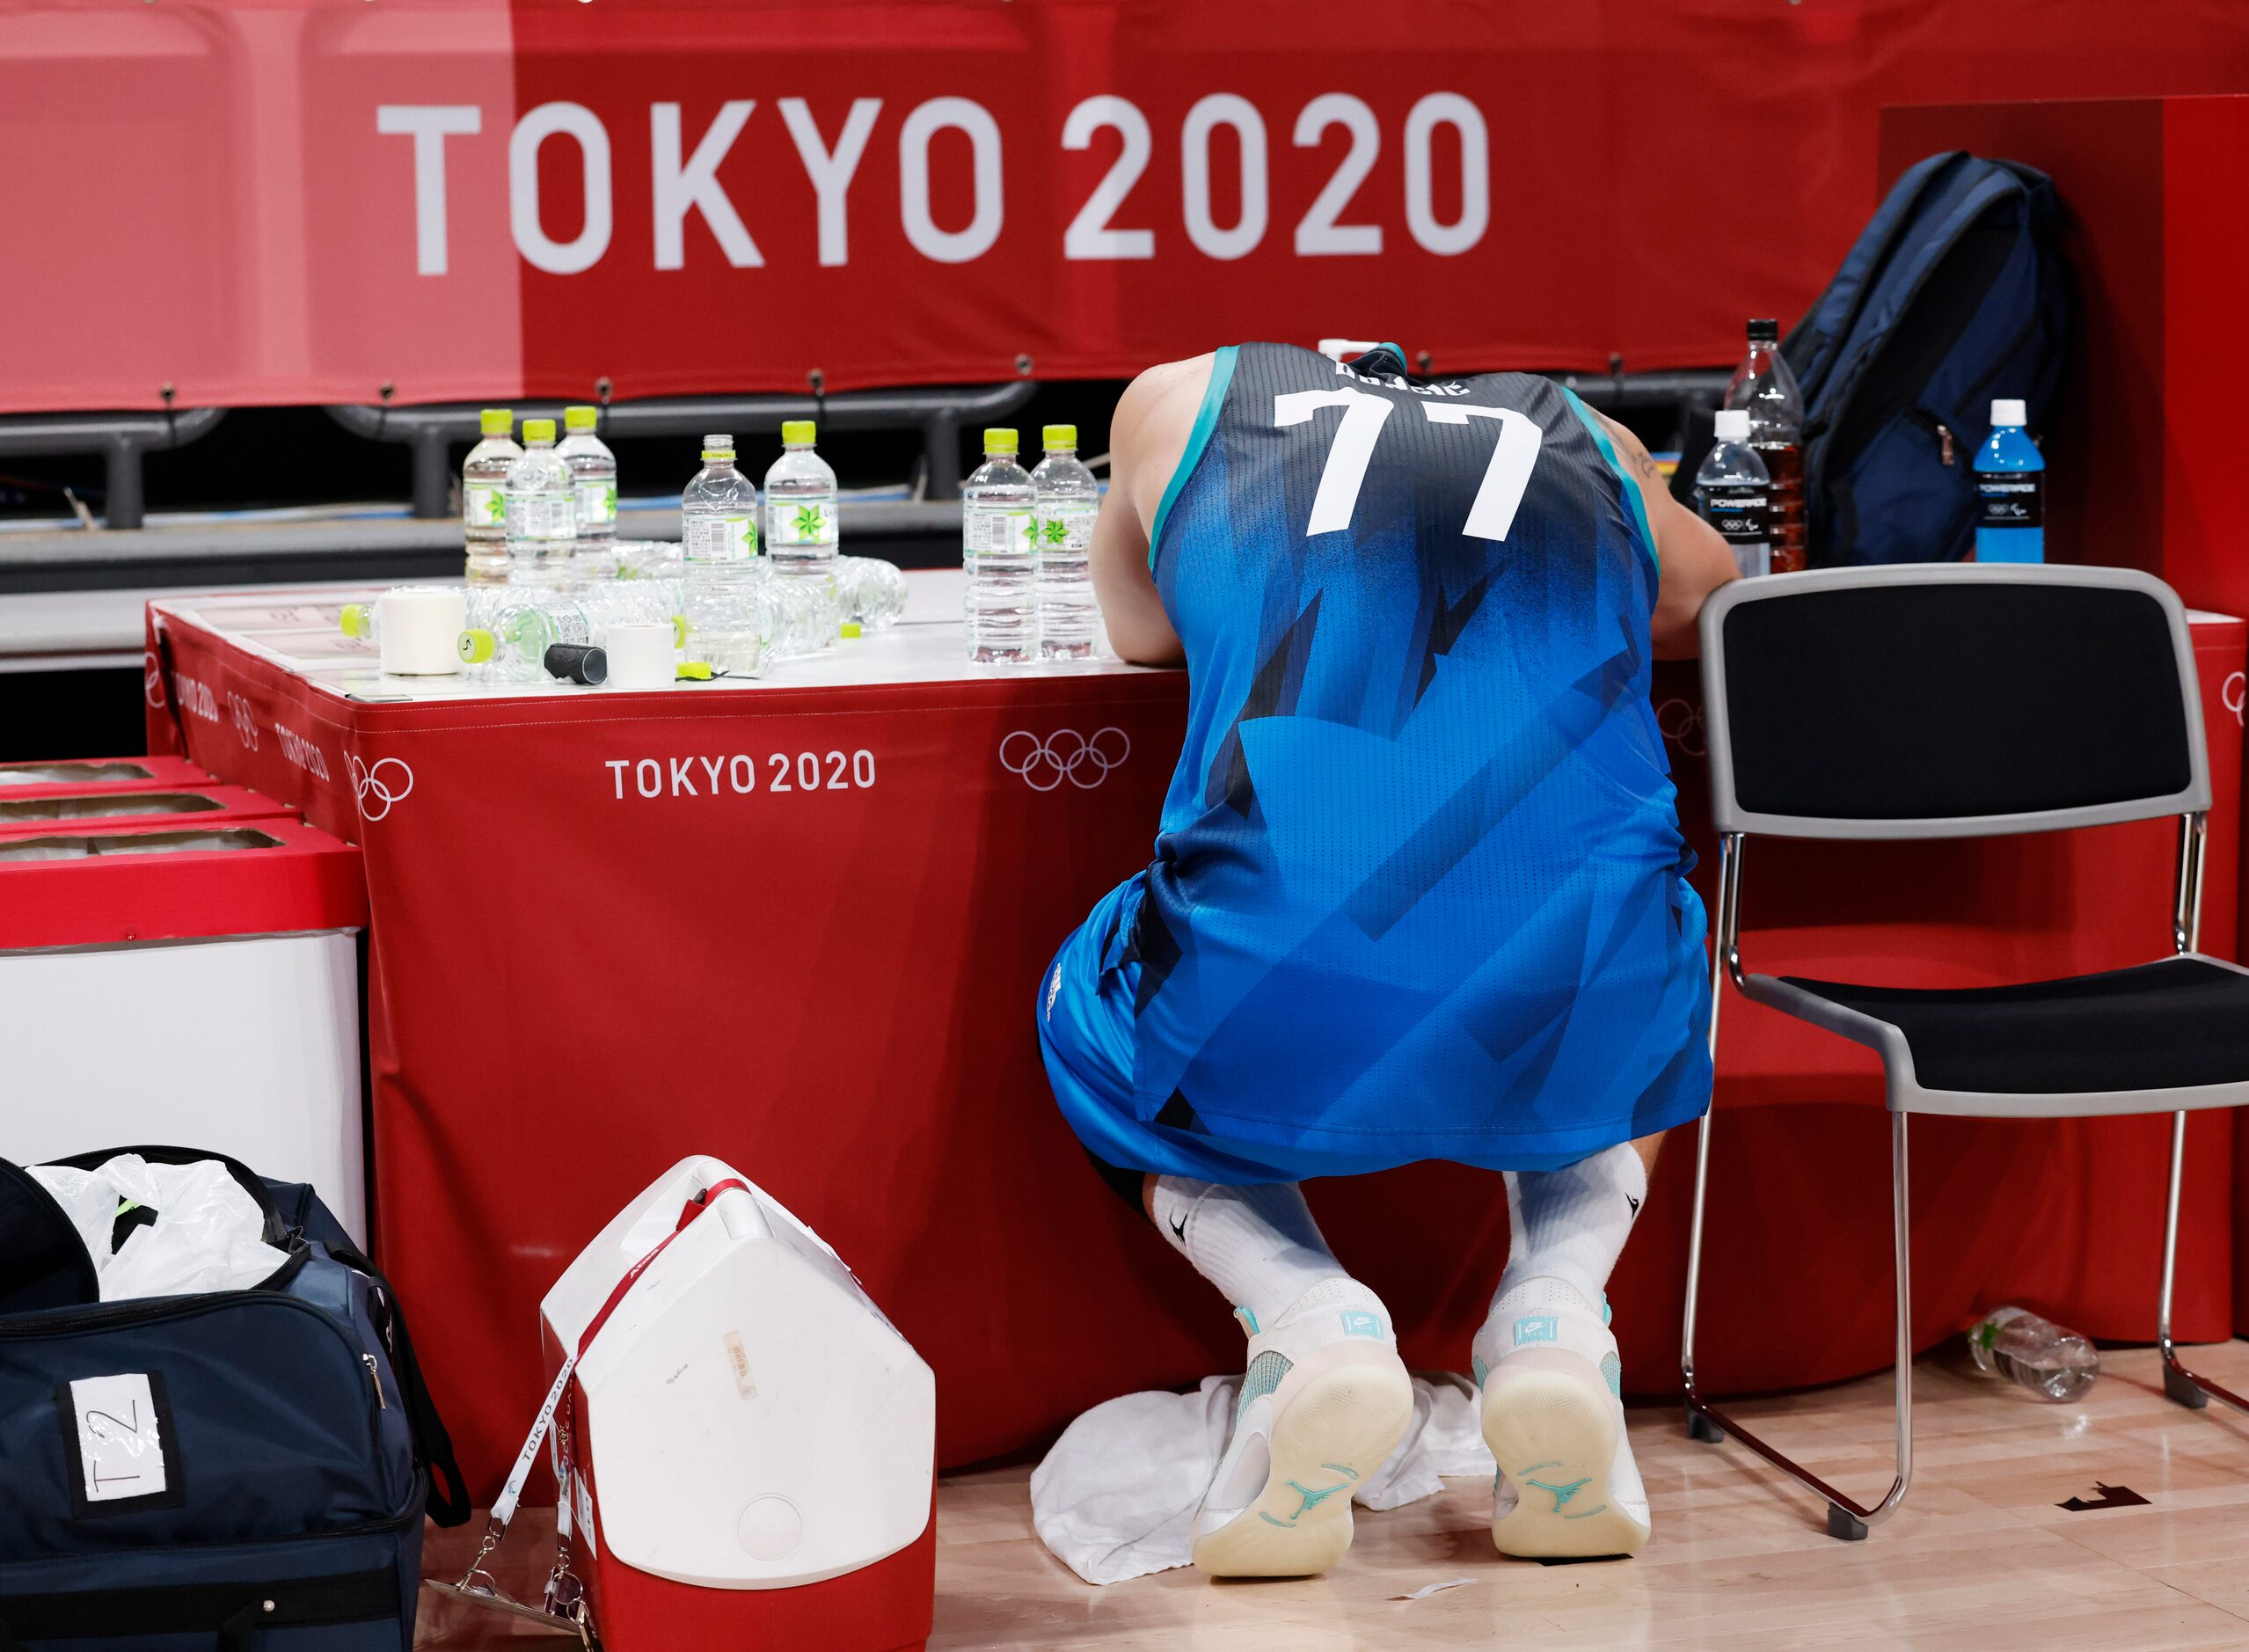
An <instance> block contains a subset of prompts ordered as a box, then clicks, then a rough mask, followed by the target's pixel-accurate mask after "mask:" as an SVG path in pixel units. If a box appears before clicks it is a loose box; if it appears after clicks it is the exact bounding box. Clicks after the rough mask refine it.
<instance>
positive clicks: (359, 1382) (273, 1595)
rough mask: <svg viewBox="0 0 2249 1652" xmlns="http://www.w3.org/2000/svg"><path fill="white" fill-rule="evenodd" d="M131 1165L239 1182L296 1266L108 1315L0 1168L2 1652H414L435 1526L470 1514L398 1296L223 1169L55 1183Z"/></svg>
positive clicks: (322, 1219)
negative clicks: (428, 1532)
mask: <svg viewBox="0 0 2249 1652" xmlns="http://www.w3.org/2000/svg"><path fill="white" fill-rule="evenodd" d="M120 1152H132V1153H138V1154H139V1155H141V1156H142V1158H143V1159H148V1160H150V1161H151V1162H152V1163H170V1164H183V1163H189V1162H194V1161H197V1160H203V1159H216V1160H218V1161H219V1162H221V1163H223V1164H224V1165H225V1166H226V1167H227V1169H228V1171H229V1173H230V1174H232V1176H233V1177H234V1179H235V1180H236V1181H237V1182H239V1183H240V1184H241V1185H242V1186H243V1187H244V1188H246V1189H247V1190H248V1191H249V1192H250V1194H251V1195H252V1197H253V1198H254V1199H255V1200H256V1201H257V1202H258V1203H259V1207H260V1208H261V1209H262V1210H263V1211H264V1213H265V1217H266V1232H265V1239H266V1242H267V1243H268V1244H269V1245H272V1246H275V1247H276V1248H278V1249H280V1250H282V1251H284V1252H286V1253H287V1254H288V1261H287V1262H286V1263H285V1264H283V1265H282V1266H281V1268H277V1269H276V1270H275V1271H274V1274H273V1275H272V1276H269V1277H267V1279H265V1280H263V1281H261V1282H260V1283H259V1284H258V1285H257V1286H255V1287H254V1288H252V1289H251V1290H218V1291H210V1292H208V1293H204V1294H201V1295H196V1296H178V1297H149V1298H143V1299H139V1300H130V1301H121V1302H112V1303H103V1302H101V1301H100V1300H99V1285H98V1283H97V1281H96V1276H95V1270H94V1263H93V1261H92V1259H91V1257H90V1256H89V1255H88V1254H87V1248H86V1243H85V1241H84V1239H81V1238H80V1237H79V1234H78V1232H77V1229H76V1228H75V1227H74V1226H73V1224H72V1223H71V1220H70V1218H69V1215H68V1214H67V1213H66V1212H65V1211H64V1210H63V1209H62V1206H61V1205H60V1204H59V1203H57V1202H55V1199H54V1198H53V1197H51V1196H50V1195H48V1194H47V1191H46V1190H45V1189H44V1188H41V1187H40V1184H39V1183H38V1182H37V1181H34V1180H33V1178H32V1177H30V1176H29V1175H27V1174H26V1173H25V1172H24V1171H23V1170H22V1169H21V1168H20V1167H18V1166H15V1165H11V1164H9V1163H7V1162H6V1161H5V1160H0V1652H410V1648H412V1646H413V1622H414V1603H415V1598H416V1594H417V1591H418V1590H419V1589H420V1582H421V1538H422V1517H423V1514H424V1511H425V1509H427V1511H428V1513H429V1514H430V1516H431V1517H433V1518H434V1519H436V1520H437V1521H438V1522H439V1524H446V1525H457V1524H460V1523H461V1522H462V1521H464V1520H465V1519H466V1518H467V1517H468V1513H469V1509H468V1501H467V1498H466V1496H465V1495H464V1492H463V1488H462V1483H461V1477H460V1470H459V1468H458V1467H457V1466H456V1465H455V1463H454V1461H453V1450H452V1445H451V1443H450V1441H449V1440H448V1438H447V1437H446V1434H445V1428H444V1424H443V1423H442V1422H440V1421H439V1420H438V1416H437V1413H436V1410H435V1408H434V1406H433V1405H432V1404H431V1402H430V1399H429V1394H428V1392H427V1389H426V1388H425V1387H424V1386H423V1385H422V1381H421V1376H420V1369H419V1367H418V1366H417V1365H416V1363H415V1361H414V1356H413V1342H412V1341H411V1340H410V1339H409V1338H408V1336H407V1334H406V1326H405V1319H404V1318H403V1317H402V1316H401V1314H400V1313H399V1311H398V1303H397V1301H396V1299H395V1298H394V1297H392V1295H391V1290H390V1287H389V1286H388V1285H387V1284H386V1283H384V1282H383V1278H382V1276H380V1275H378V1274H377V1273H376V1271H375V1269H374V1268H373V1266H372V1265H371V1264H369V1261H367V1259H366V1258H365V1257H364V1256H362V1255H361V1254H359V1253H358V1252H357V1251H356V1250H355V1249H354V1247H353V1246H352V1244H351V1241H350V1239H348V1238H347V1236H346V1234H345V1233H344V1231H343V1229H342V1228H341V1226H340V1225H339V1224H338V1223H337V1221H336V1219H335V1217H333V1216H332V1215H330V1214H329V1212H328V1210H327V1208H326V1207H325V1205H323V1204H322V1203H321V1202H320V1201H319V1199H318V1196H317V1195H315V1194H314V1193H313V1190H312V1189H311V1188H308V1187H304V1186H303V1185H301V1184H296V1183H289V1182H280V1181H267V1180H265V1179H263V1178H261V1177H259V1176H258V1175H256V1174H255V1173H252V1171H250V1170H249V1169H247V1168H245V1166H242V1165H239V1164H237V1163H236V1162H235V1161H234V1160H232V1159H226V1158H225V1157H224V1156H223V1155H222V1154H218V1153H210V1152H201V1151H187V1150H183V1149H179V1148H169V1147H131V1148H117V1149H113V1150H111V1151H107V1152H99V1153H87V1154H84V1155H82V1156H80V1157H78V1158H75V1159H64V1160H61V1161H58V1162H60V1163H62V1164H66V1165H69V1166H75V1167H77V1168H80V1169H91V1168H93V1167H95V1166H99V1165H100V1164H101V1163H102V1162H103V1161H104V1160H106V1159H110V1158H113V1157H114V1156H115V1155H116V1154H117V1153H120ZM132 1219H133V1218H132V1216H131V1213H129V1212H128V1213H120V1217H119V1227H118V1232H117V1233H116V1235H115V1238H114V1239H113V1245H114V1244H121V1243H122V1242H123V1239H124V1238H125V1237H126V1234H127V1232H128V1227H129V1224H130V1222H131V1220H132ZM89 1434H91V1435H92V1436H94V1437H95V1438H96V1440H97V1441H98V1442H99V1443H98V1444H93V1445H88V1444H85V1441H86V1439H87V1437H88V1435H89ZM433 1471H434V1472H435V1473H440V1474H442V1475H443V1476H444V1484H443V1485H442V1487H440V1486H435V1485H434V1482H433V1479H432V1473H433ZM144 1488H145V1489H144Z"/></svg>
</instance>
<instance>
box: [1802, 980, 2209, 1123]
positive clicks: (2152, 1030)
mask: <svg viewBox="0 0 2249 1652" xmlns="http://www.w3.org/2000/svg"><path fill="white" fill-rule="evenodd" d="M1765 979H1768V980H1770V979H1771V977H1765ZM1776 984H1780V985H1785V986H1787V987H1793V988H1795V989H1796V990H1797V991H1798V992H1800V993H1808V994H1810V995H1811V996H1812V997H1813V998H1819V999H1822V1000H1824V1001H1825V1002H1827V1003H1829V1004H1832V1005H1837V1006H1839V1007H1840V1008H1843V1009H1844V1010H1849V1011H1852V1012H1856V1013H1857V1014H1859V1015H1863V1016H1866V1017H1869V1018H1871V1019H1873V1020H1876V1021H1880V1022H1883V1023H1886V1024H1887V1025H1888V1026H1889V1027H1895V1028H1896V1029H1897V1031H1898V1033H1899V1034H1902V1035H1903V1037H1904V1040H1905V1042H1906V1045H1907V1047H1908V1049H1910V1050H1911V1052H1912V1056H1913V1076H1914V1079H1915V1082H1916V1084H1917V1086H1918V1087H1919V1088H1921V1089H1924V1090H1934V1091H1965V1092H1980V1093H1985V1094H1992V1095H2057V1096H2058V1095H2083V1094H2087V1093H2097V1092H2105V1093H2116V1092H2132V1091H2139V1092H2148V1091H2165V1090H2181V1089H2187V1088H2191V1087H2194V1086H2198V1085H2229V1084H2243V1083H2249V973H2245V972H2244V971H2242V970H2239V969H2232V968H2229V967H2228V966H2226V965H2223V964H2220V963H2217V962H2215V961H2210V960H2208V959H2204V958H2201V957H2180V958H2165V959H2164V960H2162V961H2160V962H2157V963H2151V964H2142V965H2140V966H2139V967H2138V968H2136V969H2112V970H2109V971H2107V972H2106V973H2104V974H2101V975H2090V976H2068V977H2066V978H2064V979H2062V980H2059V981H2032V982H2026V983H2024V984H2022V985H2020V986H2007V987H1965V988H1952V989H1919V988H1912V987H1864V986H1851V985H1849V984H1846V983H1840V982H1833V981H1809V980H1805V979H1803V978H1801V977H1799V976H1783V977H1781V978H1780V981H1779V982H1778V983H1776ZM1760 996H1763V995H1760ZM1787 996H1789V995H1783V994H1775V995H1772V998H1771V1001H1772V1002H1774V1003H1775V1004H1776V1005H1778V1007H1780V1008H1783V1009H1786V1010H1789V1011H1790V1012H1792V1013H1794V1014H1799V1015H1801V1014H1803V1013H1804V1012H1805V1010H1806V1009H1807V1008H1809V1007H1810V1006H1808V1005H1792V1004H1790V1003H1788V1002H1787V1001H1786V998H1787ZM1836 1030H1838V1031H1841V1030H1843V1029H1842V1028H1840V1027H1837V1028H1836Z"/></svg>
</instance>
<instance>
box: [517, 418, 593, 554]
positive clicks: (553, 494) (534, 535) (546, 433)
mask: <svg viewBox="0 0 2249 1652" xmlns="http://www.w3.org/2000/svg"><path fill="white" fill-rule="evenodd" d="M577 540H578V508H577V501H576V499H575V498H574V497H573V493H572V491H571V485H570V467H569V465H567V464H565V463H563V460H562V456H561V455H560V454H559V453H557V452H556V451H555V450H554V420H551V419H526V420H523V457H522V458H520V459H518V460H516V461H515V464H511V465H509V466H508V467H507V579H508V582H509V583H510V584H514V585H531V586H538V587H542V588H546V589H550V590H559V589H561V588H563V587H565V586H566V585H568V584H569V583H570V557H571V552H573V551H574V550H576V549H577Z"/></svg>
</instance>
